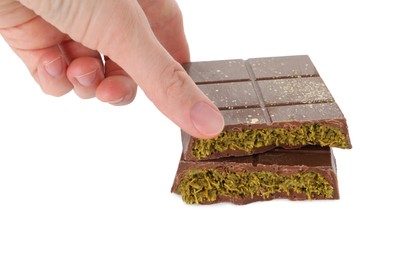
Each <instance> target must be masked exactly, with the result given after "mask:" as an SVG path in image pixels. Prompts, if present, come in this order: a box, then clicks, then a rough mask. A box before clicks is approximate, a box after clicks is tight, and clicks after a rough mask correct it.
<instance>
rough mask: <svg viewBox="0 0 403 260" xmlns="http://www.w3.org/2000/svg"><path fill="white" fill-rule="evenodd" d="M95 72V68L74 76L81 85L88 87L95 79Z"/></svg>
mask: <svg viewBox="0 0 403 260" xmlns="http://www.w3.org/2000/svg"><path fill="white" fill-rule="evenodd" d="M96 74H97V70H96V69H95V70H93V71H91V72H88V73H85V74H83V75H81V76H77V77H74V78H75V79H76V80H77V81H78V83H80V85H81V86H83V87H90V86H91V85H92V84H93V83H94V81H95V76H96Z"/></svg>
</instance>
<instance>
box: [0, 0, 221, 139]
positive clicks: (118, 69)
mask: <svg viewBox="0 0 403 260" xmlns="http://www.w3.org/2000/svg"><path fill="white" fill-rule="evenodd" d="M0 34H1V35H2V36H3V38H4V39H5V40H6V42H7V43H8V44H9V45H10V47H11V48H12V50H13V51H14V52H15V53H16V54H17V55H18V56H19V57H20V58H21V60H22V61H23V62H24V63H25V65H26V66H27V68H28V69H29V71H30V72H31V74H32V77H33V78H34V79H35V81H36V82H37V83H38V84H39V85H40V87H41V88H42V90H43V91H44V92H45V93H46V94H49V95H52V96H62V95H64V94H66V93H68V92H70V91H71V90H74V92H75V93H76V94H77V96H79V97H81V98H84V99H87V98H93V97H96V98H98V99H99V100H100V101H102V102H107V103H111V104H113V105H126V104H129V103H130V102H132V101H133V99H134V97H135V95H136V89H137V86H140V87H141V88H142V89H143V91H144V93H145V94H146V95H147V97H148V98H149V99H150V100H151V101H152V102H153V103H154V104H155V106H156V107H157V108H158V109H159V110H160V111H161V112H162V113H163V114H164V115H166V116H167V117H168V118H170V119H171V120H172V121H173V122H174V123H176V124H177V125H178V126H179V127H181V128H182V129H183V130H184V131H186V132H187V133H189V134H191V135H193V136H195V137H198V138H211V137H214V136H216V135H218V134H219V133H220V132H221V130H222V129H223V126H224V121H223V118H222V116H221V114H220V113H219V111H218V109H217V108H216V106H214V104H213V103H212V102H211V101H210V100H209V99H208V98H207V97H206V96H205V95H204V94H203V93H202V92H201V91H200V90H199V89H198V88H197V86H196V85H195V84H194V82H193V81H192V80H191V79H190V77H189V76H188V75H187V74H186V72H185V71H184V70H183V68H182V66H181V65H180V63H183V62H187V61H189V59H190V56H189V47H188V44H187V41H186V37H185V34H184V30H183V20H182V14H181V11H180V9H179V7H178V5H177V3H176V2H175V0H138V1H136V0H117V1H111V0H85V1H82V0H21V1H13V0H0ZM104 56H105V57H106V58H105V59H103V57H104Z"/></svg>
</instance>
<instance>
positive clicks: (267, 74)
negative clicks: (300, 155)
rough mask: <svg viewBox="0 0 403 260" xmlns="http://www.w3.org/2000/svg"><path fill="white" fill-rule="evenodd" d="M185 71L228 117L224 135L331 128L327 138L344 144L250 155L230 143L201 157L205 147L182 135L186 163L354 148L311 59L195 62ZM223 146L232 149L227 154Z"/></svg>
mask: <svg viewBox="0 0 403 260" xmlns="http://www.w3.org/2000/svg"><path fill="white" fill-rule="evenodd" d="M183 67H184V68H185V70H186V71H187V72H188V74H189V75H190V76H191V78H192V79H193V80H194V81H195V82H196V84H197V85H198V86H199V88H200V89H201V90H202V91H203V92H204V93H205V94H206V95H207V96H208V97H209V98H210V99H211V100H212V101H213V103H214V104H215V105H216V106H217V107H218V109H219V110H220V112H221V113H222V115H223V117H224V119H225V127H224V132H225V133H223V135H226V134H227V133H234V132H239V131H245V130H246V131H247V130H253V129H256V130H261V129H285V130H287V131H288V130H291V131H293V130H296V129H297V130H298V129H299V128H304V129H302V130H298V131H307V130H306V129H310V127H311V126H314V128H315V129H316V130H315V131H317V132H318V131H322V130H318V129H319V128H320V127H326V130H323V131H324V133H325V134H324V136H328V135H333V134H335V133H336V134H337V137H335V138H338V139H337V140H338V141H337V142H336V141H329V142H323V141H304V140H303V141H299V140H298V142H294V141H290V142H288V141H284V140H283V142H279V141H273V142H274V143H269V144H266V143H265V144H264V145H260V144H259V145H256V147H253V148H248V149H244V148H239V147H238V146H236V145H235V146H231V147H230V145H228V141H227V140H225V141H222V142H221V141H216V140H217V139H211V143H209V144H207V146H208V147H213V148H212V151H202V152H200V153H199V154H198V151H195V150H197V149H199V148H198V147H199V146H198V145H197V144H196V143H203V141H200V140H198V139H196V138H193V137H191V136H189V135H188V134H187V133H184V132H182V141H183V151H184V159H186V160H204V159H214V158H221V157H228V156H244V155H250V154H255V153H260V152H264V151H268V150H271V149H273V148H274V147H283V148H292V149H293V148H299V147H302V146H304V145H322V146H332V147H340V148H351V142H350V139H349V133H348V128H347V122H346V119H345V117H344V115H343V113H342V112H341V110H340V108H339V106H338V105H337V104H336V102H335V100H334V98H333V97H332V95H331V93H330V91H329V90H328V88H327V87H326V85H325V83H324V82H323V80H322V79H321V77H320V76H319V73H318V72H317V70H316V68H315V66H314V65H313V64H312V62H311V60H310V59H309V57H308V56H290V57H274V58H255V59H249V60H224V61H207V62H192V63H187V64H184V65H183ZM320 129H322V128H320ZM329 129H330V130H329ZM312 131H313V130H312ZM329 131H330V132H331V133H330V134H329ZM294 134H295V133H293V132H292V133H289V132H287V133H285V135H291V136H293V135H294ZM320 134H321V133H319V134H318V135H320ZM339 135H340V137H339ZM287 138H289V136H287ZM287 138H286V139H287ZM283 139H284V138H283ZM220 140H221V139H220ZM332 140H333V139H332ZM252 141H253V140H252ZM220 142H221V143H220ZM223 142H224V146H225V145H227V146H228V147H229V148H228V147H226V148H223ZM287 142H288V143H287ZM215 145H216V146H217V147H215ZM220 145H221V146H220ZM200 149H201V148H200ZM201 153H202V154H201Z"/></svg>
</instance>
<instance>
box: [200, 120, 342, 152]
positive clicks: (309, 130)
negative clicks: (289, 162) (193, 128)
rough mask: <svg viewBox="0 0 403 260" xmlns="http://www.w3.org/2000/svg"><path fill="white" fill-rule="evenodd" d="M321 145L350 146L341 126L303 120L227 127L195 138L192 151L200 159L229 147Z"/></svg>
mask: <svg viewBox="0 0 403 260" xmlns="http://www.w3.org/2000/svg"><path fill="white" fill-rule="evenodd" d="M271 145H275V146H304V145H321V146H330V147H339V148H348V146H349V144H348V142H347V137H346V135H345V134H343V133H342V132H341V131H340V129H337V128H335V127H330V126H324V125H320V124H303V125H301V126H300V127H297V128H293V129H284V128H270V129H269V128H267V129H250V130H242V131H223V132H222V133H221V134H220V135H219V136H218V137H216V138H212V139H198V140H196V141H195V143H194V145H193V148H192V154H193V156H194V157H196V158H197V159H202V158H207V157H208V156H210V155H211V154H215V153H219V152H224V151H227V150H230V149H231V150H243V151H246V152H250V151H252V149H254V148H259V147H263V146H271Z"/></svg>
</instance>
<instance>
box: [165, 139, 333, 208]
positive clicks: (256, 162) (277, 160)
mask: <svg viewBox="0 0 403 260" xmlns="http://www.w3.org/2000/svg"><path fill="white" fill-rule="evenodd" d="M171 191H172V192H175V193H177V194H180V195H182V198H183V200H184V201H185V202H186V203H189V204H211V203H217V202H232V203H235V204H247V203H250V202H254V201H262V200H272V199H278V198H282V199H289V200H320V199H339V191H338V183H337V175H336V164H335V159H334V157H333V154H332V151H331V148H329V147H319V146H307V147H304V148H301V149H296V150H287V149H282V148H275V149H273V150H272V151H269V152H266V153H261V154H255V155H251V156H244V157H230V158H221V159H216V160H204V161H186V160H184V159H183V157H182V159H181V161H180V163H179V167H178V171H177V174H176V177H175V181H174V183H173V186H172V190H171Z"/></svg>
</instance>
